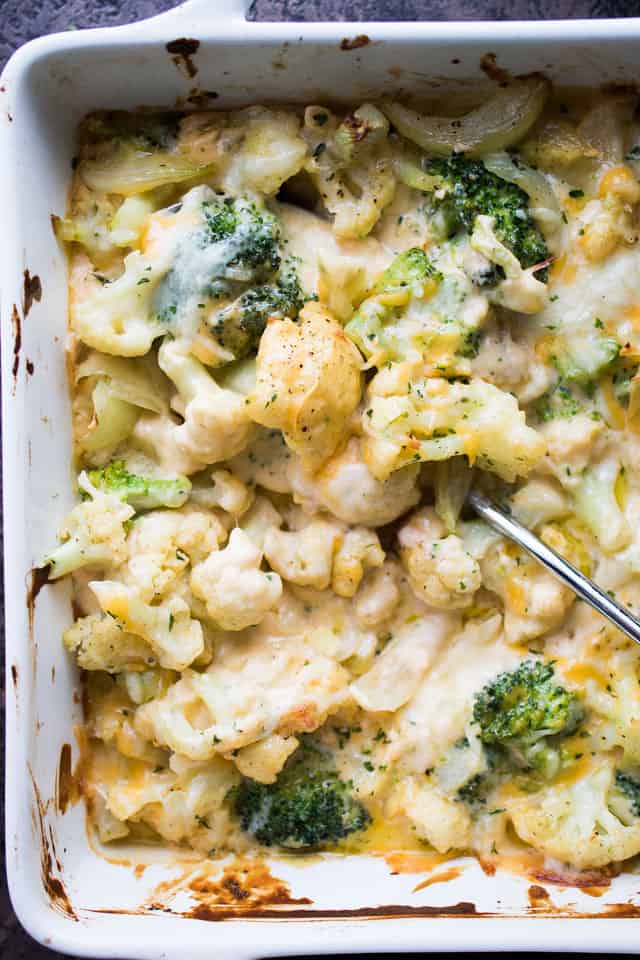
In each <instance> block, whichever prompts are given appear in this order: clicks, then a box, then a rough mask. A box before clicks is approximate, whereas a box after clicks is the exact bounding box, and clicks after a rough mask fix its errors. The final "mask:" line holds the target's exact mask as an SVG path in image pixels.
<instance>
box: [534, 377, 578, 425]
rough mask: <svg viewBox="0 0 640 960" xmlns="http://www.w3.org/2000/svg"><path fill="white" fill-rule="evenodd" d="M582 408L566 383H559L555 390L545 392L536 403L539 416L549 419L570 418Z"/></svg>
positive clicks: (545, 420)
mask: <svg viewBox="0 0 640 960" xmlns="http://www.w3.org/2000/svg"><path fill="white" fill-rule="evenodd" d="M581 410H582V404H581V403H580V401H579V400H578V399H577V398H576V396H575V395H574V393H573V392H572V391H571V387H568V386H567V385H566V383H559V384H558V385H557V387H555V389H554V390H550V391H549V392H548V393H545V394H543V395H542V396H541V397H540V399H539V400H538V401H537V403H536V413H537V414H538V417H539V418H540V419H541V420H542V421H544V422H545V423H547V422H548V421H549V420H569V419H570V418H571V417H575V416H576V414H578V413H580V411H581Z"/></svg>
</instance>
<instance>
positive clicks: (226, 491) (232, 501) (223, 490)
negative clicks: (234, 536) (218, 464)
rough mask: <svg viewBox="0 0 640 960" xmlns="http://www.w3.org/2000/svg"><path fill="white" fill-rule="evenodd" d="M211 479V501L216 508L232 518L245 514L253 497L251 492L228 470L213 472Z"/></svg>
mask: <svg viewBox="0 0 640 960" xmlns="http://www.w3.org/2000/svg"><path fill="white" fill-rule="evenodd" d="M211 479H212V480H213V491H212V493H213V501H214V503H215V504H216V505H217V506H218V507H220V508H221V509H222V510H225V511H226V512H227V513H230V514H231V516H232V517H241V516H242V514H243V513H246V512H247V510H248V509H249V507H250V506H251V504H252V503H253V498H254V496H255V494H254V492H253V490H251V489H249V487H247V486H245V484H244V483H243V482H242V480H239V479H238V477H236V476H235V475H234V474H233V473H231V471H230V470H214V471H213V473H212V474H211Z"/></svg>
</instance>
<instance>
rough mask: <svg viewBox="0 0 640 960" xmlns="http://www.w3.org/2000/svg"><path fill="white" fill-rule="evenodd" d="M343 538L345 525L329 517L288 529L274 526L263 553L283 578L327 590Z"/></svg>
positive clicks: (268, 533) (302, 585)
mask: <svg viewBox="0 0 640 960" xmlns="http://www.w3.org/2000/svg"><path fill="white" fill-rule="evenodd" d="M341 538H342V527H341V526H340V525H339V524H337V523H332V522H330V521H327V520H315V521H312V522H311V523H309V524H308V525H307V526H306V527H303V528H302V529H301V530H292V531H289V532H288V531H285V530H278V529H275V528H272V529H271V530H269V531H268V532H267V534H266V536H265V538H264V555H265V557H266V558H267V560H268V561H269V564H270V566H271V567H272V568H273V569H274V570H276V571H277V573H279V574H280V576H281V577H282V578H283V579H284V580H288V581H289V582H290V583H296V584H298V585H299V586H301V587H315V589H316V590H325V589H326V588H327V587H328V586H329V584H330V583H331V571H332V568H333V560H334V555H335V553H336V551H337V549H338V546H339V544H340V541H341Z"/></svg>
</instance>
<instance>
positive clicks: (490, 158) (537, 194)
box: [482, 153, 562, 235]
mask: <svg viewBox="0 0 640 960" xmlns="http://www.w3.org/2000/svg"><path fill="white" fill-rule="evenodd" d="M482 162H483V163H484V165H485V167H486V168H487V170H489V172H490V173H494V174H495V175H496V176H497V177H500V179H501V180H506V181H507V182H508V183H515V185H516V186H517V187H520V189H521V190H524V192H525V193H526V194H527V196H528V197H529V200H530V201H531V205H530V207H529V213H530V214H531V216H532V217H533V219H534V220H535V221H536V223H538V224H539V226H540V228H541V229H542V231H543V232H544V233H545V235H546V234H554V233H555V232H556V231H557V230H559V229H560V227H561V226H562V209H561V207H560V203H559V201H558V198H557V197H556V195H555V193H554V192H553V189H552V187H551V184H550V183H549V181H548V180H547V178H546V177H545V176H544V175H543V174H542V173H540V172H539V171H538V170H533V169H532V168H531V167H528V166H527V165H526V164H523V163H521V162H520V161H516V160H514V159H513V157H510V156H509V154H508V153H490V154H488V155H486V156H484V157H483V158H482Z"/></svg>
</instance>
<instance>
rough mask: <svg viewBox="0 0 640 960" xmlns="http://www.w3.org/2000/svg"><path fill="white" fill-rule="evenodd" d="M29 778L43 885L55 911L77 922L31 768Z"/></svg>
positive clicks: (51, 830) (51, 829)
mask: <svg viewBox="0 0 640 960" xmlns="http://www.w3.org/2000/svg"><path fill="white" fill-rule="evenodd" d="M29 776H30V777H31V783H32V785H33V792H34V794H35V800H36V803H35V815H34V821H35V826H36V829H37V831H38V835H39V837H40V873H41V877H42V885H43V886H44V889H45V891H46V893H47V895H48V897H49V900H50V901H51V906H52V907H53V908H54V910H58V911H59V912H60V913H63V914H64V915H65V916H67V917H70V918H71V919H72V920H77V919H78V916H77V914H76V912H75V910H74V909H73V906H72V905H71V901H70V900H69V896H68V894H67V891H66V889H65V886H64V883H63V882H62V877H61V876H60V874H61V873H62V863H61V862H60V859H59V857H58V855H57V853H56V844H55V838H54V836H53V828H52V827H51V825H50V824H49V831H48V835H47V829H46V826H45V814H46V807H45V805H44V804H43V802H42V797H41V796H40V791H39V790H38V785H37V783H36V781H35V778H34V776H33V772H32V770H31V768H29Z"/></svg>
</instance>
